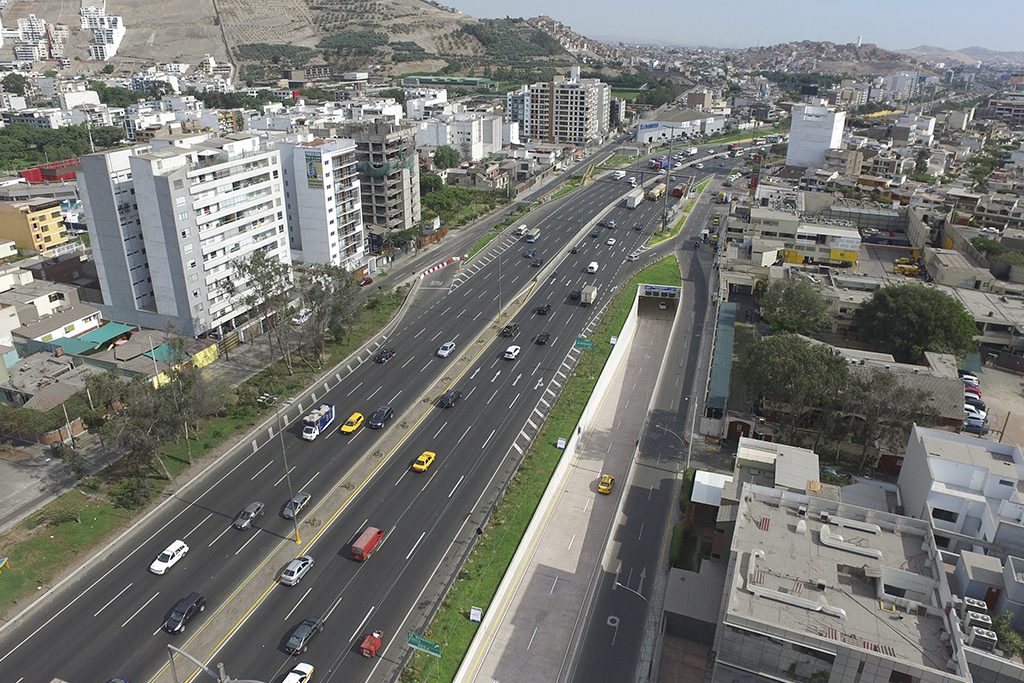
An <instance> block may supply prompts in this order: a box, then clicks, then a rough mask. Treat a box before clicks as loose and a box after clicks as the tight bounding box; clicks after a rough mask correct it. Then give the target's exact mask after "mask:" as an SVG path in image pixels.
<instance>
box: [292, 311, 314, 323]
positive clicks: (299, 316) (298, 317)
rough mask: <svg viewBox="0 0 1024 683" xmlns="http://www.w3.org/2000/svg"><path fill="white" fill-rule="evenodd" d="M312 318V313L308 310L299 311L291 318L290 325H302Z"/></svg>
mask: <svg viewBox="0 0 1024 683" xmlns="http://www.w3.org/2000/svg"><path fill="white" fill-rule="evenodd" d="M312 317H313V311H311V310H310V309H308V308H303V309H300V310H299V312H298V313H296V314H295V315H294V316H292V325H304V324H306V322H307V321H308V320H309V319H310V318H312Z"/></svg>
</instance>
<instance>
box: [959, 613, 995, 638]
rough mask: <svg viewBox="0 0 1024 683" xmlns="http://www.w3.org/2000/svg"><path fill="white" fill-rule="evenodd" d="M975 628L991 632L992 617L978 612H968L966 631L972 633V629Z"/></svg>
mask: <svg viewBox="0 0 1024 683" xmlns="http://www.w3.org/2000/svg"><path fill="white" fill-rule="evenodd" d="M975 626H977V627H978V628H980V629H985V630H988V631H991V630H992V617H990V616H989V615H987V614H979V613H978V612H972V611H970V610H968V611H967V614H966V615H964V631H965V632H967V633H970V632H971V629H972V628H974V627H975Z"/></svg>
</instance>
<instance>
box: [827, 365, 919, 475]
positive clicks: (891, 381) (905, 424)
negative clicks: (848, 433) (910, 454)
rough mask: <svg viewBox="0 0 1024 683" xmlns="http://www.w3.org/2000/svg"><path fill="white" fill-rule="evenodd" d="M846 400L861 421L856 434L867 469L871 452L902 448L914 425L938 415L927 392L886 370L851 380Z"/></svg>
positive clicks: (863, 463)
mask: <svg viewBox="0 0 1024 683" xmlns="http://www.w3.org/2000/svg"><path fill="white" fill-rule="evenodd" d="M845 397H846V399H847V400H846V402H845V403H846V405H845V406H844V409H845V411H846V412H847V413H848V414H850V415H855V416H857V417H858V418H860V419H859V420H858V421H857V422H856V423H855V426H854V429H853V431H854V435H855V436H856V437H859V439H860V443H861V462H860V465H861V467H862V468H863V467H865V466H866V465H867V457H868V449H869V448H871V447H872V446H874V447H875V448H876V449H877V450H879V451H881V450H883V449H888V450H895V449H898V448H902V447H903V446H904V445H905V444H906V443H907V437H908V436H909V434H910V427H911V425H912V424H913V422H914V421H915V420H917V421H922V420H927V419H928V417H929V416H933V415H934V410H933V409H932V407H931V406H930V404H929V401H928V395H927V394H926V393H925V392H923V391H920V390H918V389H915V388H913V387H911V386H908V385H906V384H904V383H903V382H901V381H900V378H899V377H898V376H897V375H896V373H894V372H891V371H889V370H884V369H882V368H875V369H873V370H872V371H871V372H870V373H868V374H862V375H854V376H853V377H851V382H850V390H849V391H847V392H846V393H845Z"/></svg>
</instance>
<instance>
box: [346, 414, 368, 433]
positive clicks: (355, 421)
mask: <svg viewBox="0 0 1024 683" xmlns="http://www.w3.org/2000/svg"><path fill="white" fill-rule="evenodd" d="M364 419H366V418H364V417H363V414H362V413H352V414H351V415H350V416H349V418H348V419H347V420H345V424H343V425H341V429H340V431H341V433H342V434H351V433H352V432H354V431H356V430H357V429H359V428H360V427H361V426H362V425H363V420H364Z"/></svg>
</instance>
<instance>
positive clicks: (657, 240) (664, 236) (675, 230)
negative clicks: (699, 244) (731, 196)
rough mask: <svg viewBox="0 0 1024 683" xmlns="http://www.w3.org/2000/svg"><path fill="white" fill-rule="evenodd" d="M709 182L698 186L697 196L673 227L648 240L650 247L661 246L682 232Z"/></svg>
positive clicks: (687, 205) (657, 233)
mask: <svg viewBox="0 0 1024 683" xmlns="http://www.w3.org/2000/svg"><path fill="white" fill-rule="evenodd" d="M708 182H710V181H707V180H705V181H704V182H702V183H701V184H700V185H698V186H697V193H696V196H694V198H693V199H690V200H689V201H687V202H686V206H684V207H683V211H682V213H680V215H679V218H678V219H677V220H676V222H675V223H673V224H672V227H670V228H669V229H668V230H666V231H665V232H656V233H654V235H652V236H651V239H650V240H648V242H647V246H648V247H653V246H654V245H656V244H661V243H662V242H664V241H665V240H670V239H672V238H673V237H675V236H676V235H678V234H679V231H680V230H682V228H683V225H684V224H685V223H686V219H687V218H689V217H690V212H691V211H693V207H695V206H697V201H698V200H700V196H701V194H703V192H704V188H706V187H707V186H708Z"/></svg>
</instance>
